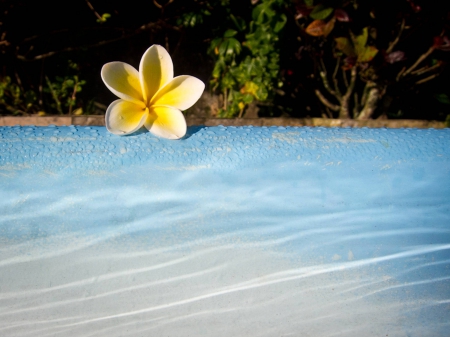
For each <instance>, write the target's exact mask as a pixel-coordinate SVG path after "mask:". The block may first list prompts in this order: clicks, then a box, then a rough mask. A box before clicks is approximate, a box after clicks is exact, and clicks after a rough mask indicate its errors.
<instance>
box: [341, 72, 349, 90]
mask: <svg viewBox="0 0 450 337" xmlns="http://www.w3.org/2000/svg"><path fill="white" fill-rule="evenodd" d="M342 78H343V79H344V84H345V87H346V88H348V79H347V72H346V71H345V70H344V69H342Z"/></svg>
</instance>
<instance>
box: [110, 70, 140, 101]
mask: <svg viewBox="0 0 450 337" xmlns="http://www.w3.org/2000/svg"><path fill="white" fill-rule="evenodd" d="M101 77H102V80H103V82H104V83H105V85H106V86H107V87H108V89H109V90H111V92H112V93H113V94H114V95H116V96H117V97H119V98H122V99H124V100H126V101H130V102H134V103H136V104H140V105H144V99H143V96H142V92H141V84H140V81H139V73H138V71H137V70H136V69H134V68H133V67H132V66H130V65H129V64H127V63H123V62H110V63H107V64H105V65H104V66H103V68H102V71H101Z"/></svg>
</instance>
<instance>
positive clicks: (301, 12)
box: [295, 6, 311, 20]
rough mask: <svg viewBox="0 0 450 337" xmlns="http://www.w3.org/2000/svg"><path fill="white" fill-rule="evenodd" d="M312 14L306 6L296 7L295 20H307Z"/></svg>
mask: <svg viewBox="0 0 450 337" xmlns="http://www.w3.org/2000/svg"><path fill="white" fill-rule="evenodd" d="M309 13H311V9H310V8H308V7H306V6H296V8H295V19H296V20H299V19H301V18H305V17H307V16H309Z"/></svg>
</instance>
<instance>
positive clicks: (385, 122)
mask: <svg viewBox="0 0 450 337" xmlns="http://www.w3.org/2000/svg"><path fill="white" fill-rule="evenodd" d="M104 118H105V117H104V116H103V115H85V116H20V117H18V116H0V126H15V125H21V126H24V125H35V126H47V125H51V124H53V125H57V126H62V125H85V126H104V125H105V119H104ZM186 122H187V125H188V126H192V125H205V126H218V125H224V126H245V125H253V126H322V127H369V128H421V129H426V128H434V129H443V128H446V127H447V126H446V124H445V122H440V121H428V120H413V119H369V120H354V119H328V118H293V117H262V118H203V117H187V118H186Z"/></svg>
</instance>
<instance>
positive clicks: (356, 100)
mask: <svg viewBox="0 0 450 337" xmlns="http://www.w3.org/2000/svg"><path fill="white" fill-rule="evenodd" d="M353 99H354V105H353V118H355V119H356V117H357V116H358V114H359V111H360V109H361V106H360V105H359V97H358V93H357V92H355V93H354V94H353Z"/></svg>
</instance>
